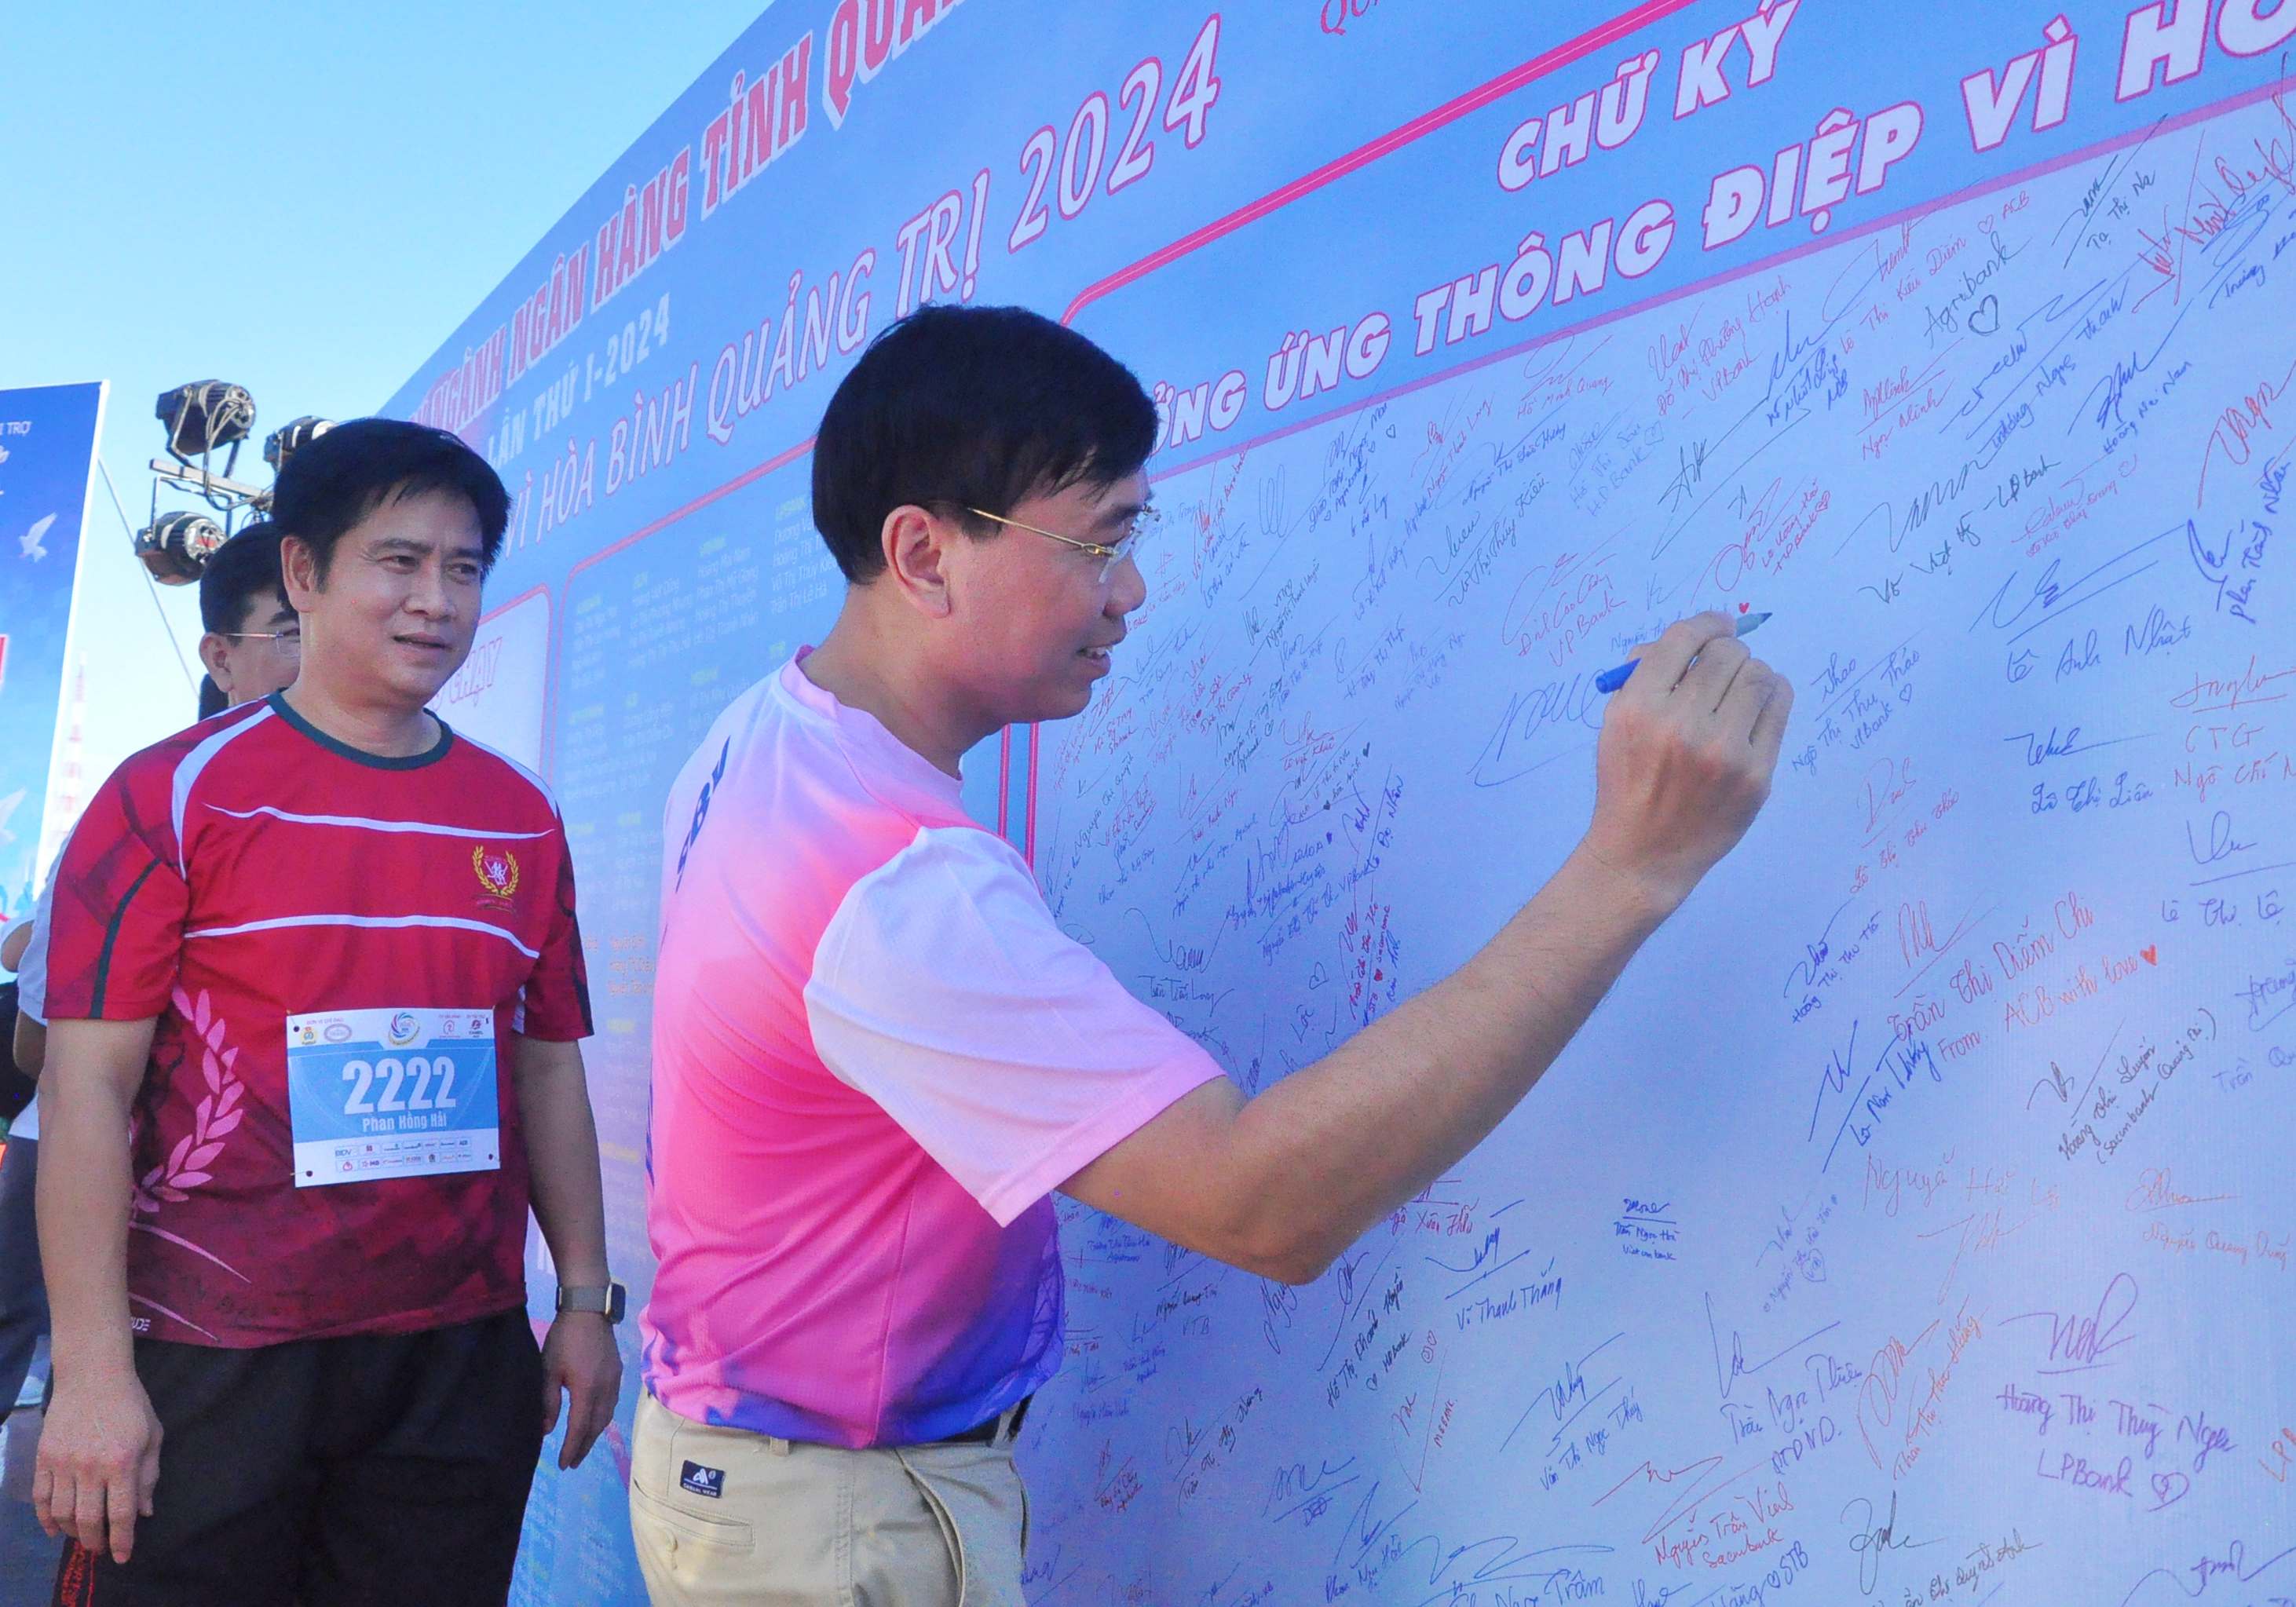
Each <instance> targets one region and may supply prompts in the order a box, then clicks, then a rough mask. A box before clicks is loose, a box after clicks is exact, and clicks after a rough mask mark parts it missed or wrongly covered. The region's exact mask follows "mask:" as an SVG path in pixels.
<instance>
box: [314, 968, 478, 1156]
mask: <svg viewBox="0 0 2296 1607" xmlns="http://www.w3.org/2000/svg"><path fill="white" fill-rule="evenodd" d="M287 1097H288V1111H289V1115H290V1119H291V1122H292V1124H293V1127H294V1137H295V1186H296V1187H298V1188H324V1187H327V1186H329V1185H334V1184H340V1183H367V1182H374V1181H379V1180H381V1179H383V1178H387V1177H434V1176H437V1175H439V1174H441V1173H447V1172H483V1171H493V1170H495V1169H496V1168H499V1167H500V1166H501V1165H502V1142H501V1139H502V1134H501V1119H500V1115H499V1109H500V1107H499V1105H498V1103H497V1101H496V1055H495V1018H494V1012H492V1011H491V1010H437V1009H412V1008H409V1009H381V1010H334V1011H320V1012H316V1013H310V1014H305V1015H291V1016H289V1017H288V1018H287Z"/></svg>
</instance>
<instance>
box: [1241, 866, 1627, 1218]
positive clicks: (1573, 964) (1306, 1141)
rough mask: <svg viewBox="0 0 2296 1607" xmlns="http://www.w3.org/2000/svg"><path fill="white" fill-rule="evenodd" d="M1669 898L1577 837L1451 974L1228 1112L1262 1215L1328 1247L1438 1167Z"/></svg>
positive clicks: (1527, 1083) (1503, 1101)
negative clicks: (1313, 1230) (1308, 1229)
mask: <svg viewBox="0 0 2296 1607" xmlns="http://www.w3.org/2000/svg"><path fill="white" fill-rule="evenodd" d="M1671 912H1672V902H1671V900H1670V899H1669V898H1667V897H1666V896H1665V895H1662V894H1658V893H1654V892H1652V891H1651V890H1647V889H1645V888H1644V887H1643V886H1642V885H1640V884H1638V883H1636V882H1634V881H1631V880H1629V879H1628V878H1626V877H1624V876H1622V875H1620V874H1619V873H1615V872H1613V871H1611V869H1609V868H1608V867H1606V866H1605V865H1603V864H1602V863H1601V861H1600V860H1599V859H1597V858H1596V857H1594V856H1593V855H1591V854H1590V853H1589V852H1588V851H1587V850H1586V849H1583V848H1582V849H1580V850H1579V851H1578V852H1577V853H1574V854H1573V855H1572V856H1571V857H1570V859H1568V860H1566V861H1565V862H1564V864H1563V865H1562V869H1561V870H1559V871H1558V872H1556V873H1555V875H1554V879H1553V880H1552V881H1549V882H1548V883H1547V884H1546V887H1544V888H1543V889H1541V890H1539V892H1538V896H1537V897H1536V898H1532V899H1531V901H1530V902H1529V904H1528V905H1526V906H1523V908H1522V909H1521V911H1520V912H1518V913H1517V914H1516V915H1515V916H1514V918H1513V920H1511V921H1510V922H1507V924H1506V925H1505V927H1504V928H1502V929H1501V930H1500V931H1499V933H1498V935H1497V936H1496V937H1495V938H1493V939H1491V941H1490V942H1489V943H1488V944H1486V945H1485V946H1484V947H1483V948H1482V950H1481V951H1480V953H1479V954H1477V955H1475V957H1474V958H1472V960H1470V961H1468V962H1467V963H1466V964H1465V965H1464V966H1462V967H1461V968H1460V969H1459V970H1458V971H1457V972H1454V973H1453V974H1452V975H1451V976H1449V977H1447V978H1446V979H1445V980H1442V981H1440V982H1439V983H1437V984H1436V985H1435V986H1434V987H1432V988H1429V989H1427V991H1426V992H1424V993H1423V994H1420V995H1419V996H1416V997H1415V998H1413V999H1411V1000H1409V1001H1407V1002H1406V1003H1405V1004H1400V1005H1398V1007H1397V1008H1396V1009H1395V1010H1393V1011H1392V1012H1390V1013H1389V1014H1388V1015H1386V1016H1384V1017H1383V1018H1382V1019H1381V1020H1380V1021H1376V1022H1374V1024H1373V1025H1372V1026H1370V1027H1368V1028H1366V1029H1364V1031H1362V1032H1361V1033H1359V1034H1357V1036H1356V1037H1353V1038H1351V1039H1349V1041H1348V1042H1347V1043H1345V1044H1343V1045H1341V1046H1340V1047H1339V1048H1338V1049H1336V1050H1334V1051H1333V1053H1332V1054H1328V1055H1326V1056H1325V1057H1324V1059H1322V1060H1320V1061H1317V1062H1316V1063H1315V1064H1313V1065H1311V1066H1308V1067H1307V1068H1305V1069H1303V1070H1300V1071H1299V1072H1296V1073H1294V1074H1293V1075H1292V1076H1291V1077H1289V1078H1285V1079H1284V1080H1283V1081H1282V1082H1280V1083H1278V1084H1276V1085H1275V1087H1273V1088H1271V1089H1269V1090H1268V1091H1267V1093H1266V1094H1264V1095H1261V1096H1259V1098H1257V1099H1255V1100H1253V1101H1251V1103H1249V1104H1247V1105H1246V1106H1245V1107H1244V1108H1243V1110H1242V1111H1241V1112H1240V1113H1239V1114H1238V1116H1237V1118H1236V1126H1235V1128H1234V1143H1235V1144H1236V1150H1235V1153H1236V1154H1237V1155H1239V1156H1240V1157H1242V1159H1243V1160H1244V1161H1245V1169H1246V1171H1247V1172H1249V1173H1250V1174H1252V1175H1254V1176H1256V1177H1258V1178H1259V1180H1260V1181H1261V1182H1262V1184H1263V1185H1264V1193H1263V1195H1262V1198H1263V1199H1264V1200H1265V1201H1266V1205H1265V1209H1266V1212H1267V1218H1266V1219H1267V1220H1268V1221H1270V1222H1273V1223H1296V1224H1313V1225H1318V1226H1320V1228H1321V1229H1322V1230H1323V1232H1322V1234H1319V1236H1320V1237H1322V1240H1323V1242H1322V1243H1321V1245H1320V1246H1319V1249H1320V1250H1322V1251H1324V1252H1326V1253H1327V1254H1331V1253H1336V1252H1337V1251H1338V1250H1339V1249H1341V1248H1342V1247H1344V1246H1345V1245H1347V1244H1348V1243H1350V1242H1353V1241H1354V1240H1355V1239H1356V1238H1357V1237H1358V1236H1360V1235H1361V1234H1363V1233H1364V1232H1365V1230H1366V1229H1368V1228H1370V1227H1371V1226H1373V1225H1374V1223H1376V1222H1378V1221H1379V1219H1380V1218H1382V1217H1384V1216H1386V1215H1387V1214H1388V1213H1389V1212H1390V1211H1392V1210H1394V1209H1396V1208H1397V1207H1398V1206H1399V1205H1401V1204H1403V1203H1404V1202H1405V1201H1408V1200H1410V1199H1411V1198H1412V1197H1413V1196H1414V1195H1415V1194H1417V1193H1419V1192H1420V1191H1421V1190H1423V1189H1424V1188H1425V1187H1427V1185H1430V1184H1431V1183H1433V1182H1434V1181H1435V1180H1436V1179H1437V1178H1438V1177H1441V1176H1442V1175H1443V1173H1444V1171H1445V1170H1446V1168H1449V1167H1450V1166H1451V1165H1452V1164H1453V1163H1454V1162H1456V1161H1457V1160H1459V1158H1460V1157H1462V1156H1463V1155H1464V1154H1465V1153H1466V1152H1468V1151H1469V1150H1471V1149H1472V1148H1473V1147H1474V1146H1475V1145H1476V1144H1479V1143H1480V1142H1481V1140H1482V1139H1483V1137H1484V1136H1485V1135H1487V1134H1488V1133H1489V1132H1490V1130H1491V1129H1492V1128H1493V1127H1497V1125H1498V1124H1499V1122H1500V1121H1502V1120H1504V1119H1505V1117H1506V1115H1507V1113H1508V1112H1509V1111H1512V1110H1513V1109H1514V1107H1515V1105H1516V1104H1517V1103H1519V1102H1520V1101H1521V1099H1522V1097H1523V1095H1525V1094H1527V1093H1529V1090H1530V1088H1531V1086H1532V1085H1533V1084H1535V1083H1537V1082H1538V1078H1540V1076H1541V1075H1543V1074H1544V1073H1545V1071H1546V1068H1547V1067H1548V1066H1550V1065H1552V1064H1553V1063H1554V1058H1555V1056H1556V1055H1558V1054H1561V1053H1562V1047H1563V1045H1566V1044H1568V1043H1569V1042H1570V1039H1571V1037H1572V1036H1573V1035H1574V1034H1576V1033H1577V1032H1578V1030H1579V1028H1580V1027H1581V1026H1583V1025H1585V1023H1586V1021H1587V1017H1588V1016H1589V1015H1590V1014H1592V1013H1593V1012H1594V1009H1595V1005H1596V1004H1599V1003H1601V1001H1602V998H1603V995H1604V994H1605V993H1607V992H1608V991H1609V990H1610V988H1611V983H1613V982H1614V981H1616V980H1618V977H1619V973H1620V972H1621V971H1623V970H1624V969H1625V968H1626V964H1627V962H1628V960H1629V959H1630V958H1632V957H1633V955H1634V954H1635V951H1636V949H1638V948H1640V947H1642V945H1643V943H1644V941H1645V940H1646V939H1648V938H1649V937H1650V935H1651V933H1652V932H1653V931H1656V930H1657V929H1658V926H1659V924H1660V923H1661V922H1662V921H1663V920H1664V919H1665V918H1666V916H1667V915H1668V914H1670V913H1671Z"/></svg>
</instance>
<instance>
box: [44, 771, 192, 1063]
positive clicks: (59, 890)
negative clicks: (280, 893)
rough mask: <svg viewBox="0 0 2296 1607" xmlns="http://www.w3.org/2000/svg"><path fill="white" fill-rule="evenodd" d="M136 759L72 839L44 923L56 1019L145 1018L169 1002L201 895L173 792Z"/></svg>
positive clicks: (50, 1005) (51, 1014)
mask: <svg viewBox="0 0 2296 1607" xmlns="http://www.w3.org/2000/svg"><path fill="white" fill-rule="evenodd" d="M150 779H151V773H150V772H149V771H147V770H146V769H145V768H144V767H141V766H140V765H139V764H138V762H137V760H135V759H130V760H129V761H128V762H127V764H125V765H122V766H121V767H119V769H118V770H115V771H113V772H112V774H111V779H109V780H108V781H106V782H105V783H103V785H102V787H100V788H98V789H97V790H96V794H95V796H94V798H93V799H90V800H89V802H88V806H87V812H86V814H84V815H82V816H80V820H79V824H78V825H77V826H75V827H74V828H73V829H72V834H71V840H70V841H69V842H68V843H66V844H65V845H64V851H63V856H62V857H61V861H60V862H59V864H60V867H61V868H60V869H59V871H58V873H57V877H56V887H55V899H54V903H53V907H52V908H51V909H50V910H49V911H48V912H47V913H48V919H47V920H45V922H42V925H43V926H44V927H45V932H44V933H35V934H34V937H33V940H34V942H36V943H37V942H42V941H45V943H46V945H47V951H46V955H45V960H46V972H45V978H44V980H45V998H44V999H43V1001H42V1003H43V1004H45V1008H46V1019H48V1020H50V1021H146V1020H149V1019H150V1018H152V1017H153V1016H156V1015H158V1014H160V1012H161V1011H163V1010H165V1009H166V1008H167V1004H168V996H169V995H170V994H171V993H172V992H173V991H174V989H175V986H176V972H177V969H178V967H179V964H180V963H181V960H182V955H183V945H184V912H185V910H186V909H187V908H188V907H189V905H190V902H191V896H190V892H189V890H188V889H187V887H186V886H185V883H184V877H183V873H182V872H181V870H180V869H179V868H178V866H177V865H176V850H175V832H174V831H173V829H172V827H171V825H170V824H169V820H168V805H167V801H166V799H165V797H164V795H163V793H164V789H162V788H160V787H157V786H152V785H146V784H143V783H147V782H149V781H150Z"/></svg>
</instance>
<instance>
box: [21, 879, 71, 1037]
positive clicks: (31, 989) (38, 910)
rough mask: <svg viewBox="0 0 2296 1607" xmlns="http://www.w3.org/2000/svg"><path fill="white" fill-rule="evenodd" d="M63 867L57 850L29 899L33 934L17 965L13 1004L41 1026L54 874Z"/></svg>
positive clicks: (45, 1001) (52, 917)
mask: <svg viewBox="0 0 2296 1607" xmlns="http://www.w3.org/2000/svg"><path fill="white" fill-rule="evenodd" d="M63 868H64V857H63V856H62V855H61V854H59V855H57V856H56V857H55V862H54V863H53V865H49V866H48V874H47V877H46V879H45V881H42V882H41V883H40V896H39V897H38V898H37V899H35V900H34V901H33V903H32V937H31V941H29V942H28V943H26V944H25V945H24V958H23V963H21V965H19V966H17V967H16V1008H17V1009H19V1010H21V1012H23V1013H25V1014H26V1015H28V1016H29V1017H31V1018H32V1019H33V1020H34V1021H37V1022H39V1023H40V1025H42V1026H43V1027H45V1026H46V1025H47V1024H48V929H49V928H50V927H51V926H53V924H54V923H55V918H56V878H57V877H58V876H59V875H61V873H62V872H63Z"/></svg>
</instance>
